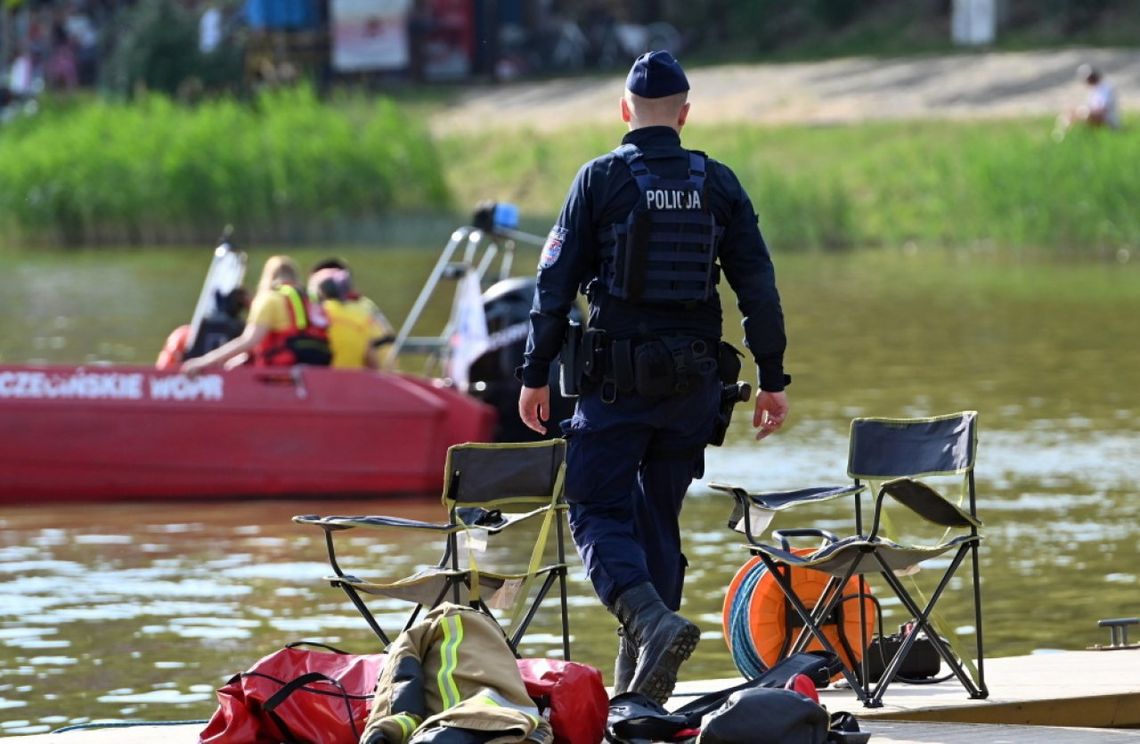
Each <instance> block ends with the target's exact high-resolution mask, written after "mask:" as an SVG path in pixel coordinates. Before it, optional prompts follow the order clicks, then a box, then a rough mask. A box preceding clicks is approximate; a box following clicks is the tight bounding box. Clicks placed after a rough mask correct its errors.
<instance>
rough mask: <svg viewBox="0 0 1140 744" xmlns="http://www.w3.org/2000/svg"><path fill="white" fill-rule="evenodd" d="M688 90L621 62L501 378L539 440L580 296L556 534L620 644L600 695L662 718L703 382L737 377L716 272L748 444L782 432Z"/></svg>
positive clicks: (758, 319) (741, 259)
mask: <svg viewBox="0 0 1140 744" xmlns="http://www.w3.org/2000/svg"><path fill="white" fill-rule="evenodd" d="M688 90H689V82H688V79H687V78H686V76H685V73H684V71H683V70H682V68H681V65H680V64H679V63H678V62H677V60H675V59H674V58H673V57H672V55H670V54H669V53H668V52H665V51H655V52H649V53H647V54H644V55H642V56H640V57H638V58H637V60H636V61H635V62H634V64H633V67H632V69H631V70H630V72H629V76H628V78H627V79H626V91H625V94H624V96H623V97H622V98H621V101H620V112H621V119H622V121H624V122H625V123H626V124H627V126H628V128H629V132H628V133H627V134H626V135H625V137H624V138H623V140H622V144H621V146H619V147H618V148H617V149H615V150H613V151H612V152H609V153H607V154H605V155H602V156H601V157H598V158H595V159H593V160H591V161H590V162H588V163H586V164H585V165H583V166H582V168H581V169H580V170H579V171H578V174H577V176H576V177H575V179H574V182H573V184H572V185H571V187H570V191H569V194H568V195H567V197H566V201H565V202H564V204H563V207H562V211H561V214H560V215H559V217H558V221H557V223H556V224H555V226H554V227H553V229H552V230H551V231H550V235H549V236H548V237H547V239H546V242H545V245H544V246H543V250H542V255H541V257H540V259H539V265H538V286H537V288H536V290H535V299H534V304H533V307H532V309H531V312H530V333H529V337H528V339H527V345H526V352H525V355H524V361H523V365H522V366H521V367H520V368H519V371H518V374H519V376H520V378H521V379H522V383H523V389H522V392H521V393H520V396H519V416H520V417H521V418H522V420H523V422H524V423H525V424H526V425H527V426H529V427H530V428H531V429H534V430H535V431H538V432H540V433H545V431H546V426H547V419H548V417H549V415H550V390H549V387H548V386H547V379H548V378H547V375H548V372H549V369H550V365H551V364H552V362H553V360H554V359H555V358H556V357H557V356H558V354H559V353H560V350H561V347H562V346H563V343H564V339H566V338H567V334H568V327H569V324H568V319H567V316H568V313H569V311H570V308H571V306H572V304H573V302H574V300H575V298H576V296H577V293H578V291H579V288H581V289H582V291H583V292H584V293H585V295H586V297H587V299H588V300H589V307H590V311H589V320H588V324H587V328H586V329H585V330H584V331H583V332H582V334H581V335H582V339H583V341H582V343H581V344H575V345H574V348H576V349H577V351H578V354H579V358H580V361H581V364H579V365H577V366H579V367H581V369H582V374H581V375H579V376H578V377H577V379H576V382H577V383H578V389H579V397H578V401H577V405H576V408H575V411H574V416H573V418H571V419H569V420H568V421H565V422H562V430H563V433H564V434H565V436H566V438H567V441H568V446H567V474H566V501H567V503H568V505H569V513H570V527H571V531H572V534H573V536H574V541H575V544H576V545H577V547H578V552H579V554H580V555H581V556H582V560H583V562H584V564H585V566H586V570H587V573H588V575H589V578H590V581H591V583H592V584H593V587H594V590H595V592H596V593H597V594H598V597H599V598H600V599H601V601H602V602H603V604H604V605H605V606H606V607H607V609H609V610H610V611H611V612H612V613H613V614H614V615H615V616H616V617H617V619H618V621H619V623H620V626H621V627H620V629H619V631H618V633H619V639H620V641H619V650H618V656H617V663H616V665H615V672H614V688H615V693H620V692H625V691H634V692H640V693H643V694H645V695H647V696H649V697H651V698H653V699H655V700H657V701H658V702H662V703H664V702H665V700H666V699H668V697H669V696H670V694H671V693H672V691H673V687H674V685H675V684H676V681H677V674H678V670H679V668H680V666H681V665H682V664H683V663H684V662H685V661H686V660H687V659H688V657H689V656H690V655H691V654H692V652H693V651H694V649H695V646H696V644H697V641H698V639H699V637H700V629H699V628H698V627H697V625H696V624H694V623H692V622H690V621H689V620H687V619H686V618H684V617H682V616H681V615H680V614H679V613H678V610H679V609H680V606H681V594H682V585H683V583H684V572H685V566H686V559H685V556H684V555H683V554H682V553H681V539H680V524H679V517H680V513H681V505H682V501H683V499H684V496H685V492H686V490H687V489H688V487H689V485H690V484H691V483H692V481H693V479H694V478H699V477H701V476H702V475H703V471H704V447H705V445H706V444H707V443H708V442H709V441H710V439H712V438H713V437H714V431H715V429H716V426H717V422H718V417H719V416H720V407H721V403H722V390H723V389H724V382H722V379H721V374H723V373H722V372H721V371H720V370H724V369H727V368H729V367H730V366H731V365H732V363H733V362H735V363H736V365H737V368H739V361H738V359H737V358H736V352H735V349H732V348H731V347H730V346H728V345H727V344H722V342H721V341H720V338H721V332H722V329H721V305H720V299H719V296H718V294H717V283H718V280H719V276H720V273H721V272H722V271H723V272H724V275H725V278H726V279H727V280H728V283H729V285H730V286H731V288H732V289H733V291H734V292H735V294H736V296H737V300H738V303H737V304H738V306H739V307H740V310H741V312H742V314H743V317H744V336H745V341H746V344H747V346H748V348H749V350H750V351H751V354H752V356H753V358H754V359H755V361H756V365H757V368H758V373H759V383H760V390H761V392H760V393H759V395H758V396H757V398H756V403H755V413H754V415H753V421H752V423H753V426H754V427H756V428H758V429H759V432H758V434H757V437H756V438H757V439H761V438H763V437H765V436H767V435H768V434H771V433H773V432H775V431H776V430H778V429H779V428H780V426H781V425H782V424H783V422H784V420H785V418H786V416H787V414H788V401H787V397H786V395H785V393H784V387H785V386H786V385H787V384H788V383H789V382H790V378H789V377H788V376H787V375H785V374H784V368H783V356H784V348H785V345H786V341H785V334H784V320H783V312H782V310H781V307H780V297H779V294H778V292H777V289H776V282H775V273H774V269H773V266H772V261H771V258H770V256H769V254H768V248H767V246H766V245H765V243H764V239H763V238H762V237H761V234H760V230H759V227H758V225H757V216H756V213H755V211H754V210H753V207H752V203H751V201H750V199H749V198H748V195H747V194H746V193H745V191H744V189H743V188H742V187H741V185H740V182H739V181H738V180H737V178H736V176H735V174H734V173H733V172H732V170H731V169H729V168H728V167H727V166H726V165H724V164H722V163H719V162H717V161H715V160H713V159H711V158H709V157H707V156H706V155H705V154H704V153H702V152H698V151H695V150H687V149H685V148H683V147H682V146H681V138H680V132H681V128H682V127H683V126H684V125H685V122H686V120H687V118H688V115H689V103H688ZM575 335H577V334H576V333H575V334H571V338H572V337H573V336H575ZM567 343H573V342H572V341H568V342H567ZM563 358H564V359H565V358H566V357H565V356H564V357H563Z"/></svg>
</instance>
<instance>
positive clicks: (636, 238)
mask: <svg viewBox="0 0 1140 744" xmlns="http://www.w3.org/2000/svg"><path fill="white" fill-rule="evenodd" d="M614 153H615V154H616V155H617V156H618V157H620V158H621V159H622V160H624V161H625V163H626V165H628V166H629V170H630V172H631V173H632V174H633V177H634V179H635V180H636V181H637V187H638V189H639V190H640V192H641V193H640V195H639V196H638V200H637V204H636V205H635V206H634V208H633V210H632V211H630V213H629V217H627V218H626V220H625V222H622V223H618V224H615V225H611V226H610V227H608V228H606V229H604V230H603V231H602V232H601V234H599V236H598V239H599V242H600V243H601V255H602V262H601V270H600V272H599V275H598V278H599V280H600V281H601V283H602V284H603V285H604V286H605V287H606V289H607V291H608V292H609V294H611V295H612V296H614V297H620V298H622V299H624V300H628V301H630V302H635V303H654V304H679V305H684V304H689V303H694V302H704V301H705V300H708V299H709V297H710V296H711V295H712V293H713V292H714V290H715V288H716V284H717V281H718V280H719V278H720V276H719V270H718V268H717V264H716V249H717V243H718V242H719V241H720V236H721V234H722V233H723V232H724V228H722V227H720V226H718V225H717V224H716V218H715V217H714V216H713V214H712V211H711V210H710V209H709V208H708V206H707V202H706V199H705V193H704V184H705V165H706V159H705V156H704V155H703V154H702V153H699V152H689V176H688V178H685V179H678V178H663V177H660V176H657V175H654V174H653V173H652V172H650V170H649V168H647V167H646V165H645V162H644V160H643V154H642V152H641V150H640V149H638V148H637V147H636V146H635V145H632V144H624V145H622V146H620V147H618V148H617V149H616V150H614Z"/></svg>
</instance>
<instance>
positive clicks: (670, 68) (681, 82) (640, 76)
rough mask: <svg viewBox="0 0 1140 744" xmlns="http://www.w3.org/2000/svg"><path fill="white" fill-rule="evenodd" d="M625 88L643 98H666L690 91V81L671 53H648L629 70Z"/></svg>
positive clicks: (638, 59)
mask: <svg viewBox="0 0 1140 744" xmlns="http://www.w3.org/2000/svg"><path fill="white" fill-rule="evenodd" d="M625 88H626V90H628V91H629V92H630V93H633V94H634V95H635V96H641V97H642V98H664V97H665V96H671V95H674V94H676V93H682V92H684V91H686V90H688V89H689V80H688V78H686V77H685V71H684V70H682V69H681V63H679V62H678V61H677V60H675V59H673V55H672V54H669V52H665V51H657V52H646V53H645V54H643V55H641V56H640V57H638V58H637V60H636V61H634V63H633V67H631V68H630V69H629V76H628V77H627V78H626V79H625Z"/></svg>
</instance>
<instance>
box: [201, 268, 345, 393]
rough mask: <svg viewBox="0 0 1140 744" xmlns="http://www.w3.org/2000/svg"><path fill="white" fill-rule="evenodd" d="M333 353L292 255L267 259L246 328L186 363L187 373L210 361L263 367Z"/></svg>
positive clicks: (323, 361) (322, 359)
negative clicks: (230, 339) (247, 363)
mask: <svg viewBox="0 0 1140 744" xmlns="http://www.w3.org/2000/svg"><path fill="white" fill-rule="evenodd" d="M331 359H332V354H331V353H330V352H329V342H328V319H327V318H326V317H325V314H324V311H323V310H322V309H321V306H320V304H319V303H317V302H314V301H312V300H310V299H309V297H308V294H307V293H306V292H305V291H304V289H302V288H301V286H300V273H299V271H298V269H297V264H296V263H295V262H294V261H293V259H291V258H289V257H288V256H273V257H271V258H269V259H268V260H267V261H266V262H265V268H264V269H262V272H261V279H260V280H259V281H258V285H257V293H256V294H255V295H254V297H253V302H252V304H251V305H250V309H249V318H248V320H247V321H246V324H245V329H244V330H243V331H242V334H241V335H240V336H238V337H237V338H235V339H233V340H232V341H229V342H228V343H226V344H223V345H222V346H219V347H218V348H216V349H214V350H213V351H211V352H209V353H207V354H204V355H203V356H200V357H197V358H195V359H189V360H187V361H186V362H184V363H183V364H182V367H181V370H182V372H183V373H185V374H190V375H192V374H196V373H198V372H201V371H202V370H205V369H210V368H212V367H218V366H223V365H224V366H225V368H227V369H229V368H232V367H235V366H239V365H241V364H244V363H246V362H247V361H249V362H252V363H253V364H254V365H256V366H261V367H279V366H291V365H294V364H314V365H323V366H327V365H328V364H329V362H330V360H331Z"/></svg>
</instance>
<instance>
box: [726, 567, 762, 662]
mask: <svg viewBox="0 0 1140 744" xmlns="http://www.w3.org/2000/svg"><path fill="white" fill-rule="evenodd" d="M767 572H768V568H767V567H766V566H765V565H764V564H763V563H762V562H760V561H757V562H756V564H755V565H754V566H752V567H751V568H750V569H748V571H747V572H746V573H745V574H744V578H743V580H742V581H741V582H740V588H739V589H738V590H737V591H736V596H734V597H733V598H732V605H731V606H730V607H729V610H728V631H729V639H730V640H729V650H730V652H731V653H732V663H733V664H735V665H736V668H737V669H738V670H739V671H740V673H741V674H742V675H744V678H745V679H756V678H757V677H759V676H760V675H761V674H763V673H764V672H766V671H768V667H767V665H765V664H764V662H763V661H762V660H761V659H760V654H759V653H757V651H756V641H755V639H753V637H752V628H751V627H750V626H749V623H748V610H749V608H751V606H752V594H753V592H755V591H756V587H757V586H758V585H759V584H760V579H762V578H763V577H764V574H765V573H767Z"/></svg>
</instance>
